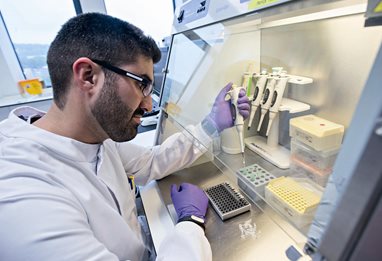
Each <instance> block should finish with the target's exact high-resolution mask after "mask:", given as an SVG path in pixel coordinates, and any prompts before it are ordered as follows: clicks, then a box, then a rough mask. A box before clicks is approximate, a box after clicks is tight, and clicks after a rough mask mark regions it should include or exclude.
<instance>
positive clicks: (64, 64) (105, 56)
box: [47, 13, 161, 109]
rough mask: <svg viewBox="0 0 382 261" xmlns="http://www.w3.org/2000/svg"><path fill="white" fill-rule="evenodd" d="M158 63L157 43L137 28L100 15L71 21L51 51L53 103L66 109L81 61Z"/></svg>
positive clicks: (49, 57) (80, 16)
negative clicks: (76, 65)
mask: <svg viewBox="0 0 382 261" xmlns="http://www.w3.org/2000/svg"><path fill="white" fill-rule="evenodd" d="M141 55H143V56H145V57H147V58H151V59H152V60H153V63H157V62H158V61H159V60H160V58H161V52H160V50H159V48H158V46H157V45H156V43H155V41H154V40H153V39H152V38H151V37H150V36H146V35H145V34H144V33H143V31H142V30H141V29H139V28H138V27H136V26H134V25H132V24H130V23H128V22H125V21H122V20H120V19H117V18H115V17H111V16H108V15H104V14H100V13H86V14H82V15H79V16H76V17H73V18H71V19H70V20H69V21H67V22H66V23H65V24H64V25H63V26H62V28H61V30H60V31H59V32H58V34H57V36H56V38H55V39H54V40H53V42H52V44H51V45H50V47H49V51H48V57H47V63H48V69H49V74H50V78H51V81H52V87H53V99H54V101H55V103H56V105H57V106H58V107H59V108H60V109H63V108H64V106H65V103H66V95H67V92H68V88H69V85H70V81H71V80H72V65H73V63H74V62H75V61H76V60H77V59H78V58H80V57H89V58H92V59H98V60H103V61H106V62H109V63H111V64H113V65H116V66H120V65H123V64H131V63H134V62H136V60H137V57H138V56H141Z"/></svg>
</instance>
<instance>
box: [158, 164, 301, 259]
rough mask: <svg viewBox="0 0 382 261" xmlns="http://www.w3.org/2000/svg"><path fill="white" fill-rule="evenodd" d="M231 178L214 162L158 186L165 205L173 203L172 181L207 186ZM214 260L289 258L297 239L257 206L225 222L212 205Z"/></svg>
mask: <svg viewBox="0 0 382 261" xmlns="http://www.w3.org/2000/svg"><path fill="white" fill-rule="evenodd" d="M224 181H227V177H226V176H225V175H223V174H222V173H221V171H220V170H219V169H217V168H216V166H214V164H212V163H204V164H201V165H198V166H194V167H192V168H187V169H184V170H182V171H179V172H176V173H174V174H172V175H170V176H168V177H166V178H164V179H162V180H159V181H158V182H157V183H158V187H159V190H160V192H161V198H162V200H163V203H164V204H165V205H169V204H172V201H171V196H170V186H171V184H178V185H179V184H181V183H182V182H189V183H192V184H195V185H198V186H200V187H202V188H207V187H210V186H213V185H216V184H219V183H221V182H224ZM231 184H232V183H231ZM206 237H207V238H208V240H209V242H210V244H211V249H212V255H213V260H227V261H229V260H241V261H242V260H248V261H249V260H251V261H252V260H264V261H265V260H266V261H269V260H288V259H287V257H286V256H285V250H286V249H287V248H288V247H289V246H290V245H294V244H295V242H294V241H292V240H291V238H290V237H289V236H288V235H287V234H286V233H285V232H284V231H283V230H282V229H281V228H280V227H279V226H278V225H276V223H274V222H273V220H272V219H271V218H270V217H269V216H268V215H267V214H265V213H263V212H262V211H261V210H260V209H259V208H258V207H257V206H256V205H254V204H252V205H251V209H250V211H249V212H246V213H243V214H241V215H238V216H236V217H233V218H231V219H228V220H226V221H222V220H221V219H220V218H219V216H218V215H217V214H216V212H215V211H214V210H213V209H212V208H211V207H209V209H208V212H207V222H206Z"/></svg>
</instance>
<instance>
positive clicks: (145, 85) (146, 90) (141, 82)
mask: <svg viewBox="0 0 382 261" xmlns="http://www.w3.org/2000/svg"><path fill="white" fill-rule="evenodd" d="M90 60H92V61H93V62H94V63H96V64H98V65H100V66H102V67H103V68H105V69H108V70H110V71H112V72H114V73H116V74H119V75H122V76H125V77H129V78H130V79H133V80H136V81H137V82H138V86H139V88H140V89H141V91H142V94H143V96H145V97H146V96H149V95H150V94H151V93H152V92H153V83H152V82H151V81H150V80H148V79H146V78H142V77H140V76H138V75H136V74H134V73H132V72H128V71H125V70H123V69H121V68H118V67H115V66H113V65H111V64H109V63H107V62H105V61H100V60H97V59H90Z"/></svg>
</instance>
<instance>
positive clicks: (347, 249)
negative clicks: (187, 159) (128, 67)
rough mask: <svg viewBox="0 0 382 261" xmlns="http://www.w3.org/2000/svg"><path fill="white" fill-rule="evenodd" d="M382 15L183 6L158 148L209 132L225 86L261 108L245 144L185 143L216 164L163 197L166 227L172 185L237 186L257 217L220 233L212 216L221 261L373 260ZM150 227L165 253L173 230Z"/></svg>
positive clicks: (227, 138) (230, 135)
mask: <svg viewBox="0 0 382 261" xmlns="http://www.w3.org/2000/svg"><path fill="white" fill-rule="evenodd" d="M380 12H382V3H381V2H380V1H369V2H368V1H355V0H354V1H353V0H348V1H325V0H320V1H314V0H312V1H310V0H306V1H299V0H295V1H293V0H290V1H287V0H286V1H282V0H279V1H277V0H273V1H272V0H264V1H259V0H251V1H248V0H247V1H246V0H240V1H239V0H229V1H228V0H226V1H213V0H203V1H202V0H196V1H187V2H185V3H184V4H183V5H181V6H179V7H178V8H177V10H176V14H175V15H176V18H175V20H174V24H173V35H172V43H171V47H170V51H169V56H168V60H167V65H166V70H165V72H164V73H165V75H164V77H165V80H164V83H163V86H162V94H161V107H162V113H161V119H160V122H159V125H158V129H157V133H156V142H157V144H160V143H162V142H163V141H164V140H165V139H166V138H167V137H169V136H170V135H171V134H173V133H175V132H179V131H182V132H185V133H187V132H188V129H187V126H189V125H196V124H198V123H200V122H201V121H202V120H203V119H204V117H205V116H206V115H207V114H208V113H209V112H210V110H211V108H212V105H213V103H214V100H215V97H216V96H217V94H218V93H219V91H220V90H221V89H222V88H223V87H224V86H225V85H226V84H227V83H229V82H232V83H233V84H234V85H236V86H237V87H236V88H240V87H242V88H244V89H245V91H246V94H247V96H248V97H249V98H250V100H251V102H252V105H253V106H252V116H251V119H250V120H249V119H247V120H246V121H244V126H243V128H242V129H243V132H242V138H241V136H240V135H238V132H237V130H236V128H235V127H234V128H231V129H227V130H224V131H223V132H222V133H221V134H220V136H219V137H215V138H214V139H213V142H212V144H210V145H206V144H203V143H202V142H201V141H200V142H199V141H198V140H197V138H196V137H194V136H193V135H192V133H191V132H189V133H188V135H187V136H188V137H189V138H190V139H192V140H193V141H194V142H195V143H198V146H202V147H203V146H205V147H204V149H206V151H207V152H206V153H205V154H204V155H203V156H202V157H201V158H200V159H199V160H198V161H197V162H195V163H194V164H193V165H192V166H190V167H188V168H186V169H184V170H182V171H179V172H177V173H174V174H173V175H170V176H169V177H167V178H165V179H163V180H160V181H158V182H157V183H156V184H155V185H153V186H154V190H155V191H156V192H157V193H158V195H159V198H160V202H159V203H160V204H161V205H162V206H164V207H165V208H164V212H163V213H162V212H161V215H163V216H167V215H168V216H171V212H172V211H171V200H170V196H169V189H168V188H169V185H170V183H178V184H179V183H181V182H191V183H194V184H197V185H199V186H201V187H202V188H204V189H207V188H209V187H211V186H214V185H216V184H220V183H222V182H229V183H230V184H231V186H233V187H234V188H235V189H236V190H237V191H239V193H240V194H241V195H243V196H244V198H245V199H246V200H248V201H249V202H250V205H251V207H250V210H249V211H247V212H244V213H242V214H240V215H237V216H234V217H232V218H230V219H227V220H224V221H223V220H221V218H219V216H218V215H217V212H216V211H215V210H213V209H212V207H211V208H210V209H209V212H208V214H207V227H206V236H207V238H208V239H209V240H210V242H211V247H212V252H213V257H214V260H234V259H235V260H288V259H290V260H297V259H299V258H307V259H309V258H316V259H320V258H326V259H328V260H349V259H354V260H356V259H359V258H360V257H366V256H367V257H368V258H369V259H367V258H366V259H364V260H373V258H376V257H377V256H378V255H377V254H376V253H374V252H373V250H372V246H373V245H376V242H378V241H375V239H376V238H377V237H378V236H379V238H380V233H378V232H382V231H381V225H380V223H378V222H375V220H376V219H378V217H381V215H380V213H381V210H380V209H381V207H380V203H379V199H380V195H381V184H382V183H381V180H382V179H381V173H382V171H381V170H382V167H381V160H380V155H381V148H382V146H381V145H382V142H381V139H382V137H381V133H382V129H381V116H382V114H381V113H382V110H381V108H382V90H381V82H382V81H381V75H382V68H381V64H382V62H381V59H382V54H381V50H380V49H381V40H382V27H381V26H378V25H377V24H378V18H376V20H372V21H374V23H373V22H372V23H370V22H369V20H368V19H371V18H373V19H375V18H374V16H378V13H380ZM375 21H377V22H375ZM365 24H366V25H369V24H373V25H376V26H365ZM261 79H263V80H264V81H263V82H261ZM282 79H284V81H283V80H282ZM261 85H262V86H261ZM256 99H257V101H256V102H257V103H256V104H255V100H256ZM267 99H270V101H267ZM268 102H269V103H268ZM249 121H251V123H250V124H249ZM242 145H244V146H243V147H241V146H242ZM243 148H244V158H243V157H242V155H241V153H240V152H241V150H242V149H243ZM378 158H379V160H378ZM144 193H145V192H143V194H144ZM378 214H379V215H378ZM161 215H160V216H161ZM163 216H161V218H162V217H163ZM148 220H149V225H150V228H151V230H152V232H153V239H154V243H155V242H156V241H157V240H160V239H157V238H158V237H157V235H155V234H156V233H157V232H156V230H157V227H160V226H163V224H165V223H166V222H167V221H163V223H161V225H158V224H156V222H157V221H153V220H152V218H150V213H148ZM170 223H171V222H170ZM373 231H374V232H373ZM159 234H160V233H159ZM159 238H160V236H159ZM374 251H375V250H374ZM365 253H367V254H365ZM307 254H309V255H307ZM373 254H376V255H373Z"/></svg>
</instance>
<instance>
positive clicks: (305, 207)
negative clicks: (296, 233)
mask: <svg viewBox="0 0 382 261" xmlns="http://www.w3.org/2000/svg"><path fill="white" fill-rule="evenodd" d="M298 180H299V181H298ZM301 181H303V182H301ZM306 185H308V186H306ZM311 185H312V186H311ZM313 186H314V185H313V184H311V183H310V181H309V180H308V179H293V178H290V177H284V176H283V177H279V178H276V179H273V180H271V181H269V183H268V185H267V186H266V187H265V198H266V200H267V201H268V203H269V204H271V205H272V206H273V207H274V208H276V209H277V210H279V211H280V212H282V213H283V214H284V215H285V216H287V217H288V218H290V219H291V221H292V222H293V223H295V224H296V225H297V226H299V227H300V226H304V225H306V224H308V223H309V222H310V221H311V218H312V217H313V214H314V212H315V210H316V208H317V206H318V204H319V203H320V200H321V192H320V191H319V190H318V189H317V188H316V187H313Z"/></svg>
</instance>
